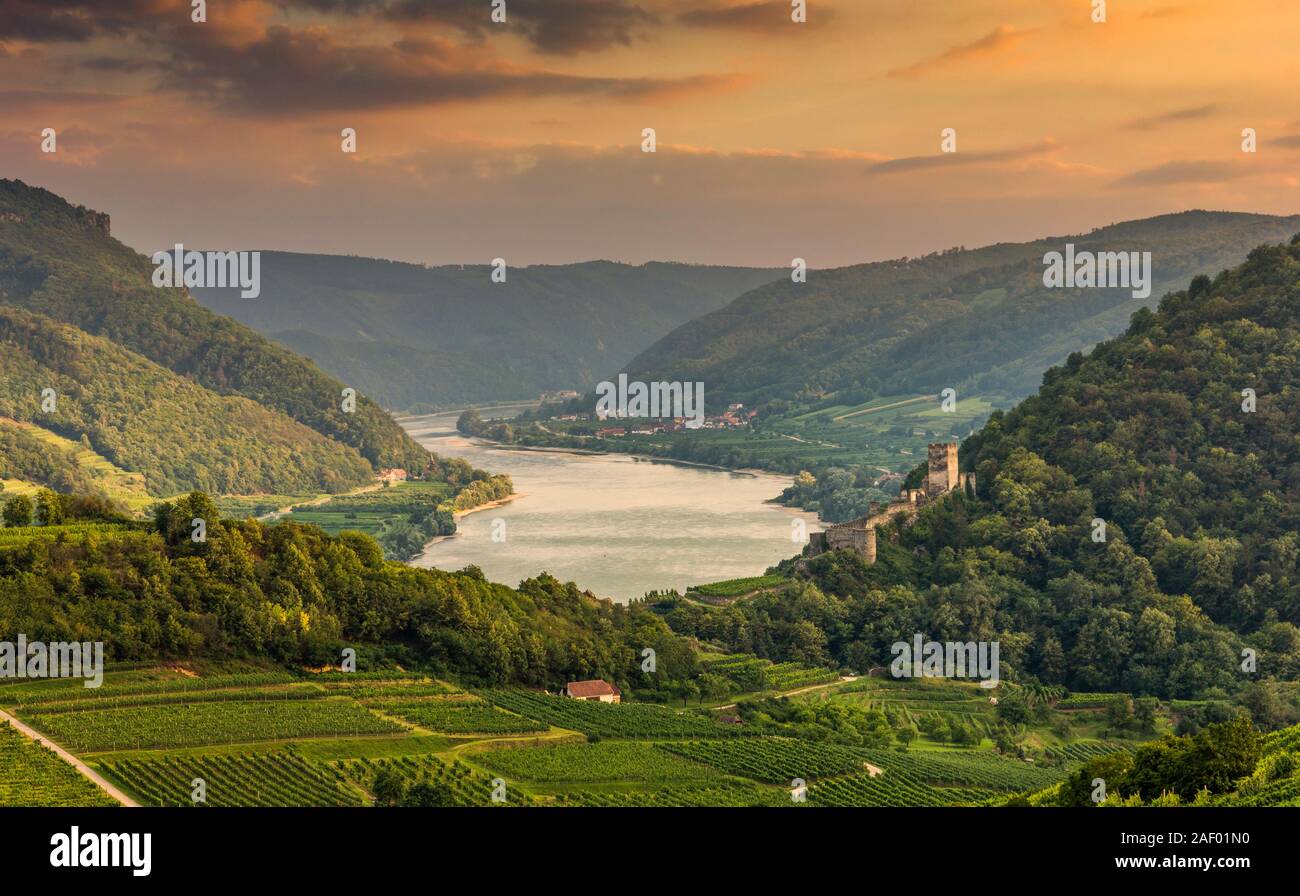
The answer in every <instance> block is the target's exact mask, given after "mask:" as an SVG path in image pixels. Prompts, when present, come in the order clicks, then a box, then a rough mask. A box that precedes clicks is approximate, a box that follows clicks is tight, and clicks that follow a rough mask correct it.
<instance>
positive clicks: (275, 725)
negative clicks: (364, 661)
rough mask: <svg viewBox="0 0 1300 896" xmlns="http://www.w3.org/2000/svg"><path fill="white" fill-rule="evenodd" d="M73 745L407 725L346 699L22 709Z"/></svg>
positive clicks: (376, 730) (147, 744)
mask: <svg viewBox="0 0 1300 896" xmlns="http://www.w3.org/2000/svg"><path fill="white" fill-rule="evenodd" d="M22 715H23V718H24V720H25V721H29V722H30V724H31V725H32V726H33V727H35V728H37V729H39V730H41V731H44V732H47V733H48V734H49V735H50V737H51V738H53V739H54V740H55V741H57V742H59V743H61V744H62V745H63V746H65V747H67V748H68V749H70V750H77V751H82V752H91V753H93V752H99V751H106V750H127V749H135V750H145V749H160V748H167V747H189V746H200V745H203V744H227V743H250V742H253V741H260V740H288V739H292V738H300V737H312V736H324V735H341V734H350V735H365V734H392V733H397V732H401V731H403V730H404V729H403V728H402V726H400V725H398V724H396V723H395V722H390V721H387V720H386V719H381V718H379V717H378V716H376V715H373V714H372V713H369V712H367V711H366V710H365V709H364V708H363V707H361V706H358V705H357V704H356V703H353V702H352V701H350V700H347V699H345V698H338V699H321V700H250V701H223V702H219V703H195V704H161V705H154V706H139V707H131V708H127V709H116V710H107V711H104V712H99V711H94V710H91V711H77V712H57V713H41V712H26V711H25V712H23V714H22Z"/></svg>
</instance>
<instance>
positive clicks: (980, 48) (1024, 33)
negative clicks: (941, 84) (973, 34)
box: [887, 25, 1038, 78]
mask: <svg viewBox="0 0 1300 896" xmlns="http://www.w3.org/2000/svg"><path fill="white" fill-rule="evenodd" d="M1037 30H1038V29H1036V28H1030V29H1024V30H1022V29H1019V28H1016V27H1015V26H1014V25H999V26H998V27H996V28H994V29H993V30H992V31H990V32H989V33H988V34H986V35H984V36H983V37H981V38H979V39H977V40H973V41H971V42H970V43H966V44H959V45H957V46H955V47H950V48H949V49H947V50H944V51H943V52H942V53H940V54H939V55H937V56H931V57H929V58H927V59H922V60H921V61H919V62H914V63H912V64H911V65H905V66H903V67H902V68H896V69H893V70H891V71H889V72H888V73H887V74H888V76H889V77H891V78H919V77H921V76H922V75H926V74H929V73H930V72H932V71H935V70H937V69H942V68H946V67H948V66H950V65H956V64H959V63H962V62H970V61H972V60H976V59H986V58H989V57H993V56H999V55H1001V54H1003V53H1005V52H1007V51H1008V50H1010V49H1013V48H1014V47H1016V46H1018V45H1019V44H1020V43H1021V42H1022V41H1023V40H1024V39H1025V38H1026V37H1028V36H1029V35H1031V34H1033V33H1034V32H1035V31H1037Z"/></svg>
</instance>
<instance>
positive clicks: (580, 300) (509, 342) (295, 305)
mask: <svg viewBox="0 0 1300 896" xmlns="http://www.w3.org/2000/svg"><path fill="white" fill-rule="evenodd" d="M492 270H493V269H492V267H491V266H489V265H443V266H439V267H426V266H423V265H417V264H409V263H405V262H397V261H385V260H381V259H374V258H357V257H353V256H338V255H307V254H301V253H296V252H272V251H264V252H263V253H262V294H261V296H259V297H258V299H256V300H249V299H244V298H241V297H240V295H239V291H238V290H236V289H198V290H196V291H195V293H196V297H197V298H198V300H199V301H201V302H203V303H204V304H205V305H207V306H208V307H209V308H211V309H213V310H214V311H217V312H220V313H221V314H229V315H230V316H232V317H234V318H236V319H238V320H240V321H242V322H243V323H245V324H247V325H248V326H250V327H253V328H254V329H256V330H258V331H259V332H261V333H264V334H266V335H268V336H270V337H271V338H273V339H275V340H277V341H279V342H281V343H282V344H284V345H286V346H288V347H290V348H292V349H294V350H295V351H298V352H301V353H303V354H305V355H307V356H309V357H311V358H312V359H313V360H315V361H316V362H317V363H319V364H320V365H321V366H322V367H323V368H324V369H326V370H328V371H330V372H331V373H333V374H335V375H337V376H340V377H344V378H346V379H347V381H348V382H349V383H352V384H354V385H355V386H356V387H357V388H358V389H361V390H362V391H364V392H367V393H368V394H370V395H373V396H374V397H375V398H376V399H377V400H378V401H380V402H381V403H382V404H384V405H385V406H386V407H390V408H394V409H399V410H428V409H433V408H437V407H448V406H454V405H463V404H466V403H473V402H484V401H494V400H504V399H520V398H524V399H530V398H536V397H537V395H538V393H540V392H543V391H552V390H562V389H579V390H581V389H585V388H589V387H591V386H594V385H595V384H596V383H597V382H599V381H600V380H602V379H604V378H606V377H608V376H610V375H611V374H613V373H614V372H616V371H617V370H618V369H619V368H620V367H621V366H622V365H624V364H626V363H627V362H628V361H629V360H631V358H632V357H633V356H634V355H636V353H637V352H639V351H641V350H642V349H644V348H645V347H646V346H648V345H650V344H651V343H653V342H654V341H655V340H656V339H658V338H659V337H661V336H663V335H664V334H666V333H668V332H669V331H671V330H672V329H673V328H674V327H676V326H678V325H680V324H683V323H685V322H686V321H689V320H691V319H693V318H696V317H699V316H700V315H701V314H705V313H707V312H709V311H712V310H714V309H716V308H719V307H721V306H722V305H723V304H725V303H726V302H728V301H730V300H731V299H733V298H735V297H736V296H738V295H740V294H742V293H744V292H747V291H748V290H750V289H753V288H754V287H756V286H758V285H760V284H763V283H767V282H770V281H772V280H775V279H777V278H778V277H781V276H783V275H784V271H783V270H781V269H760V268H736V267H711V266H705V265H687V264H675V263H667V262H651V263H648V264H643V265H638V266H632V265H627V264H620V263H617V262H612V261H589V262H582V263H578V264H564V265H530V266H526V267H523V266H521V267H507V268H506V280H505V282H504V283H495V282H493V281H492V277H491V274H492Z"/></svg>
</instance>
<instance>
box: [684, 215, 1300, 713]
mask: <svg viewBox="0 0 1300 896" xmlns="http://www.w3.org/2000/svg"><path fill="white" fill-rule="evenodd" d="M1247 389H1249V390H1253V401H1254V405H1253V408H1252V405H1251V404H1250V401H1251V398H1252V396H1251V393H1244V392H1243V390H1247ZM1297 433H1300V238H1298V239H1297V240H1294V241H1292V243H1291V244H1290V245H1272V246H1263V247H1260V248H1257V249H1255V250H1254V251H1252V252H1251V253H1250V254H1249V257H1248V259H1247V261H1246V262H1245V263H1243V264H1242V265H1240V266H1239V267H1237V268H1235V269H1233V270H1229V271H1225V272H1223V273H1221V274H1220V275H1219V276H1218V277H1216V278H1215V279H1214V280H1213V281H1211V280H1210V279H1209V278H1208V277H1204V276H1200V277H1197V278H1195V279H1193V281H1192V282H1191V285H1190V287H1189V288H1188V289H1186V290H1184V291H1180V292H1176V293H1172V294H1169V295H1167V296H1166V297H1165V298H1164V299H1162V300H1161V302H1160V304H1159V308H1158V310H1156V311H1151V310H1149V309H1143V310H1140V311H1138V312H1137V313H1135V314H1134V316H1133V320H1132V323H1131V325H1130V327H1129V329H1128V331H1127V332H1126V333H1125V334H1124V335H1123V336H1120V337H1118V338H1116V339H1113V340H1110V341H1108V342H1104V343H1102V344H1100V345H1098V346H1097V347H1096V348H1095V349H1093V351H1092V352H1091V353H1089V354H1088V355H1086V356H1085V355H1083V354H1079V353H1076V354H1073V355H1071V356H1070V358H1069V359H1068V361H1067V363H1066V364H1065V365H1064V366H1063V367H1058V368H1054V369H1052V370H1050V371H1048V372H1047V374H1046V375H1045V376H1044V384H1043V386H1042V388H1041V389H1040V390H1039V392H1038V394H1037V395H1035V396H1033V397H1031V398H1029V399H1026V400H1025V401H1024V402H1022V403H1020V404H1019V405H1018V406H1017V407H1015V408H1014V409H1013V410H1011V411H1010V412H1007V413H1003V412H1001V411H999V412H995V413H994V414H993V415H992V417H991V418H990V421H989V422H988V424H987V425H986V426H985V427H984V428H983V429H982V430H981V431H980V432H979V433H977V434H976V435H974V436H972V437H971V438H969V439H967V440H966V441H965V442H964V443H963V444H962V446H961V465H962V467H963V468H964V469H968V470H970V469H973V470H975V471H976V473H977V474H978V481H979V489H978V494H977V496H976V497H974V498H971V497H968V496H965V495H962V494H955V495H951V496H949V497H947V498H945V499H943V500H941V501H938V502H935V503H934V504H931V505H929V506H927V507H926V508H924V509H923V510H922V511H921V512H920V513H919V514H917V516H916V518H915V520H914V521H913V522H912V523H911V524H910V525H907V526H903V525H902V523H901V522H897V521H896V522H895V523H894V524H891V525H890V526H889V527H887V528H886V529H885V531H884V532H883V533H882V534H881V536H880V548H879V555H878V560H877V562H876V563H875V564H874V565H872V566H866V565H864V563H863V561H862V560H861V559H860V558H859V557H858V556H857V555H856V554H853V553H850V552H845V551H836V552H832V553H828V554H823V555H821V556H818V557H814V558H800V559H796V560H792V561H788V562H787V563H785V564H783V565H782V571H784V572H786V573H787V574H791V575H799V576H802V577H805V578H806V579H808V582H807V584H806V586H805V587H804V589H803V590H802V591H800V592H798V593H797V594H796V595H795V596H794V597H793V598H792V597H789V596H782V595H762V596H760V597H758V598H755V599H753V600H750V601H748V602H745V603H743V604H740V605H737V606H735V607H732V608H728V609H727V610H725V611H710V612H707V613H704V612H701V611H699V610H696V609H693V608H690V607H689V606H685V605H679V606H672V607H669V608H668V612H669V616H670V619H671V620H672V624H673V626H674V628H675V629H676V630H678V631H679V632H681V633H683V634H690V635H695V636H697V637H701V638H705V639H709V640H717V641H718V642H719V643H721V644H723V645H724V646H726V647H727V648H728V649H754V650H756V651H757V652H759V653H760V654H762V655H765V656H768V657H770V658H773V659H777V658H780V659H798V660H800V661H804V662H813V661H821V660H825V659H833V660H836V661H838V662H841V663H844V664H846V665H848V666H850V667H852V668H857V669H866V668H870V667H871V666H873V665H878V664H884V663H887V662H888V661H889V657H890V645H891V644H893V643H895V642H898V641H907V640H910V639H911V638H912V637H913V635H914V634H915V633H923V634H924V635H925V636H926V637H927V638H934V639H936V640H941V641H943V640H955V641H969V640H976V641H997V642H999V643H1000V644H1001V661H1002V675H1003V677H1004V678H1008V679H1011V680H1021V681H1027V680H1032V679H1037V680H1039V681H1042V682H1044V683H1048V684H1061V685H1065V686H1067V687H1069V688H1072V689H1076V690H1084V691H1115V690H1122V691H1126V692H1128V693H1132V694H1138V695H1142V694H1150V695H1157V696H1167V697H1189V698H1198V697H1214V696H1217V697H1219V698H1222V696H1223V695H1224V694H1234V693H1238V692H1240V691H1242V690H1243V689H1245V688H1246V687H1248V686H1249V685H1250V683H1251V682H1252V681H1255V680H1257V679H1262V678H1276V679H1279V680H1295V679H1296V678H1298V677H1300V627H1298V626H1300V535H1297V532H1300V436H1297ZM1103 526H1104V528H1103ZM1247 648H1249V649H1250V650H1252V651H1253V655H1252V654H1244V653H1243V651H1244V650H1246V649H1247ZM1249 656H1253V661H1254V666H1253V667H1252V666H1251V665H1250V664H1249V663H1247V662H1246V661H1245V659H1244V657H1249Z"/></svg>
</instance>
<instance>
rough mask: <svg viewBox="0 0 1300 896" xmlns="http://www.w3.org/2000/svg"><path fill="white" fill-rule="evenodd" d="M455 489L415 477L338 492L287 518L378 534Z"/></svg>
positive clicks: (332, 528) (328, 528) (333, 529)
mask: <svg viewBox="0 0 1300 896" xmlns="http://www.w3.org/2000/svg"><path fill="white" fill-rule="evenodd" d="M451 495H452V488H451V486H450V485H448V484H447V483H445V482H428V481H423V480H412V481H406V482H394V483H392V484H390V485H389V486H388V487H387V488H380V489H375V490H373V491H367V492H363V493H359V494H353V495H338V496H336V497H334V498H331V499H329V500H328V501H325V502H323V503H321V504H315V505H312V506H310V507H302V508H299V509H296V510H294V511H293V513H291V514H289V515H287V516H286V517H284V518H285V519H291V520H294V521H296V522H299V523H312V524H314V525H317V526H320V527H321V528H322V529H324V530H325V531H326V532H329V533H330V534H331V535H334V534H337V533H339V532H341V531H343V530H344V529H351V530H355V531H357V532H365V533H366V534H367V535H376V534H378V533H379V530H380V528H381V527H382V526H383V525H384V523H386V522H388V521H389V520H392V519H395V518H398V517H407V516H409V515H410V514H412V513H417V512H418V513H428V512H429V510H430V509H431V508H433V507H436V506H437V505H439V504H441V503H443V502H445V501H447V500H449V499H450V498H451Z"/></svg>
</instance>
